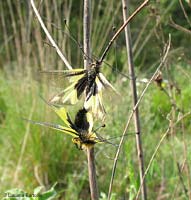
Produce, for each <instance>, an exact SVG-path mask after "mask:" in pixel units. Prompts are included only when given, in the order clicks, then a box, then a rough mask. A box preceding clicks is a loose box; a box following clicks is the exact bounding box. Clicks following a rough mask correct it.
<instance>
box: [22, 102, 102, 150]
mask: <svg viewBox="0 0 191 200" xmlns="http://www.w3.org/2000/svg"><path fill="white" fill-rule="evenodd" d="M49 105H50V104H49ZM50 106H51V107H52V108H53V110H54V111H55V112H56V113H57V115H58V116H59V117H60V118H61V119H62V121H63V122H64V123H65V125H67V127H65V126H62V125H58V124H53V123H48V122H36V121H33V120H28V119H25V120H27V121H29V122H31V123H33V124H38V125H41V126H46V127H49V128H52V129H56V130H58V131H61V132H64V133H66V134H69V135H71V136H72V137H73V138H72V142H73V143H74V144H75V145H76V146H77V147H78V148H79V149H87V148H91V147H92V146H93V145H94V144H96V143H102V142H106V141H104V140H103V139H102V138H101V137H97V135H96V133H95V132H94V131H93V117H92V114H91V113H90V112H88V111H87V110H86V109H85V108H82V109H80V110H79V111H78V112H77V114H76V116H75V120H74V122H72V120H71V118H70V116H69V114H68V112H67V111H66V109H65V108H64V107H56V106H53V105H50Z"/></svg>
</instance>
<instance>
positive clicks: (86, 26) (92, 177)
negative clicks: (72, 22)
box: [83, 0, 99, 200]
mask: <svg viewBox="0 0 191 200" xmlns="http://www.w3.org/2000/svg"><path fill="white" fill-rule="evenodd" d="M90 3H91V0H84V18H83V32H84V39H83V44H84V68H86V69H88V68H89V66H90V63H91V50H90V19H91V18H90V9H91V8H90ZM87 160H88V173H89V185H90V192H91V199H92V200H98V199H99V195H98V187H97V181H96V167H95V156H94V147H92V148H87Z"/></svg>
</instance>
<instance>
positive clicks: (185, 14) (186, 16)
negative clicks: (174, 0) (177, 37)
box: [179, 0, 191, 27]
mask: <svg viewBox="0 0 191 200" xmlns="http://www.w3.org/2000/svg"><path fill="white" fill-rule="evenodd" d="M179 3H180V7H181V9H182V12H183V13H184V17H185V18H186V20H187V22H188V24H189V25H190V27H191V21H190V19H189V17H188V15H187V13H186V11H185V9H184V5H183V3H182V0H179Z"/></svg>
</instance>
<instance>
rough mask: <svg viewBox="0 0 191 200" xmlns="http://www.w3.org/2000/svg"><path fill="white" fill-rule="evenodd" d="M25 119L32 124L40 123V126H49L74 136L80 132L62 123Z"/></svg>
mask: <svg viewBox="0 0 191 200" xmlns="http://www.w3.org/2000/svg"><path fill="white" fill-rule="evenodd" d="M24 120H26V121H28V122H30V123H32V124H37V125H40V126H45V127H49V128H52V129H55V130H58V131H61V132H64V133H66V134H69V135H71V136H73V137H76V136H78V134H77V133H76V131H75V130H73V129H71V128H67V127H64V126H61V125H58V124H53V123H48V122H37V121H33V120H28V119H24Z"/></svg>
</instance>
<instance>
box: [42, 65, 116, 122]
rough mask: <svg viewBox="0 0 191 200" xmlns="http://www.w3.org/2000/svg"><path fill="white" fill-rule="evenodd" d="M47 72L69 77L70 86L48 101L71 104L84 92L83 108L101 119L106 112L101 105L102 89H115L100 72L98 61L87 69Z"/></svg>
mask: <svg viewBox="0 0 191 200" xmlns="http://www.w3.org/2000/svg"><path fill="white" fill-rule="evenodd" d="M45 72H46V71H45ZM47 72H48V71H47ZM49 72H51V73H58V72H59V73H60V72H61V73H63V75H64V77H68V78H69V81H70V83H71V84H70V86H68V87H67V88H66V89H64V90H63V91H61V92H60V93H59V94H57V95H55V96H54V97H53V98H51V99H50V103H52V104H65V103H67V102H69V103H71V104H76V103H77V101H78V100H79V99H80V98H81V97H82V95H83V94H84V93H85V101H84V108H85V109H86V110H91V112H92V113H93V115H94V116H96V117H99V118H101V119H103V117H104V116H105V113H106V112H105V108H104V105H103V99H102V90H103V89H105V88H111V89H112V90H113V91H115V92H116V93H117V91H116V89H115V88H114V87H113V86H112V85H111V84H110V83H109V81H108V80H107V79H106V78H105V76H104V75H103V74H102V73H101V72H100V65H99V64H98V63H96V62H95V63H93V64H92V65H91V66H90V67H89V68H88V69H72V70H64V71H49Z"/></svg>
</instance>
